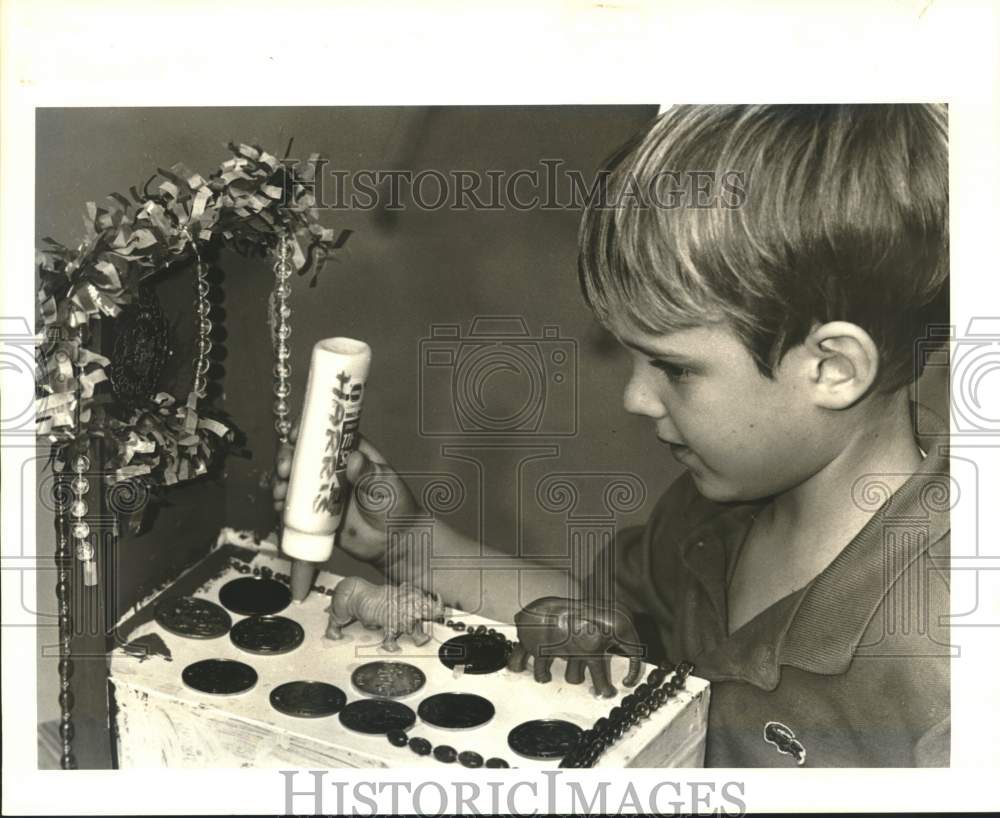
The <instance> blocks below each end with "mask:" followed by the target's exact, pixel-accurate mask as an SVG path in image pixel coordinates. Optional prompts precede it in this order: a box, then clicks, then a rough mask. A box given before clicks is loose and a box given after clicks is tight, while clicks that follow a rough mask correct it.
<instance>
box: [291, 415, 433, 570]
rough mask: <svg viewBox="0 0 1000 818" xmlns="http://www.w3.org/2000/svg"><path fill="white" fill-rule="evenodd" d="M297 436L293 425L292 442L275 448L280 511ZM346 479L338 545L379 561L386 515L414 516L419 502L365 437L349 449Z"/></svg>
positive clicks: (383, 552)
mask: <svg viewBox="0 0 1000 818" xmlns="http://www.w3.org/2000/svg"><path fill="white" fill-rule="evenodd" d="M297 435H298V427H297V426H296V427H295V428H293V429H292V431H291V434H290V435H289V438H290V441H291V442H290V443H287V444H284V445H282V446H280V447H279V449H278V455H277V458H276V463H275V479H274V483H273V485H272V493H273V496H274V508H275V510H276V511H279V512H280V511H283V510H284V508H285V496H286V494H287V493H288V478H289V475H290V474H291V472H292V455H293V454H294V451H295V449H294V444H295V441H296V439H297ZM347 481H348V483H349V484H350V485H351V487H352V488H351V499H350V501H349V502H348V504H347V511H346V514H345V519H344V520H343V522H342V525H341V527H340V533H339V534H338V537H337V544H338V546H339V547H341V548H343V549H344V551H346V552H347V553H348V554H350V555H351V556H352V557H354V558H355V559H359V560H361V561H362V562H369V563H378V562H380V561H381V559H382V558H383V557H384V555H385V547H386V537H385V517H386V514H387V513H388V512H390V511H391V512H393V513H394V514H402V515H406V516H410V515H415V514H417V513H419V511H420V506H419V503H417V501H416V498H415V497H414V496H413V493H412V492H411V491H410V489H409V486H407V485H406V483H405V482H404V481H403V480H402V478H400V476H399V475H398V474H396V472H395V470H394V469H393V468H392V466H390V465H389V464H388V463H387V462H386V460H385V458H384V457H382V455H381V454H380V453H379V451H378V449H376V448H375V447H374V446H372V444H371V443H369V442H368V440H367V439H365V438H364V437H362V438H361V440H360V442H359V445H358V450H357V451H354V452H351V455H350V457H348V459H347ZM358 483H361V485H360V486H359V485H358ZM389 495H394V496H395V500H394V502H390V503H386V502H385V500H386V499H387V497H388V496H389Z"/></svg>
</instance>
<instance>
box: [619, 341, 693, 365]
mask: <svg viewBox="0 0 1000 818" xmlns="http://www.w3.org/2000/svg"><path fill="white" fill-rule="evenodd" d="M618 340H619V341H621V342H622V344H624V345H625V346H627V347H628V348H629V349H634V350H635V351H636V352H641V353H642V354H643V355H648V356H649V357H651V358H678V359H680V360H684V361H692V360H694V359H693V358H692V357H691V356H690V355H685V354H684V353H683V352H674V351H673V350H656V349H650V348H649V347H644V346H642V345H641V344H636V343H634V342H633V341H627V340H625V339H624V338H619V339H618Z"/></svg>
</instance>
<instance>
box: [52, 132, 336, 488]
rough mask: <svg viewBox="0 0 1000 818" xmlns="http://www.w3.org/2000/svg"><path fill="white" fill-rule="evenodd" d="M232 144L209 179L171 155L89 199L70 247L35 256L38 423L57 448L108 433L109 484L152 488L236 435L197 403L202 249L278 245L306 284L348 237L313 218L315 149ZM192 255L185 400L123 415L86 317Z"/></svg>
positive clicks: (200, 392)
mask: <svg viewBox="0 0 1000 818" xmlns="http://www.w3.org/2000/svg"><path fill="white" fill-rule="evenodd" d="M228 147H229V150H230V151H231V152H232V153H233V156H232V157H231V158H230V159H228V160H226V161H225V162H223V163H222V165H221V167H220V168H219V170H218V171H217V172H216V173H214V174H212V175H211V176H210V177H209V178H207V179H206V178H205V177H203V176H202V175H201V174H199V173H195V172H192V171H190V170H189V169H188V168H186V167H185V166H184V165H183V164H176V165H174V166H172V167H171V168H170V169H168V170H165V169H163V168H160V169H158V170H157V172H156V174H154V175H153V176H152V177H151V178H150V179H149V180H148V181H147V182H146V183H145V185H143V186H142V187H141V189H140V188H138V187H135V186H134V187H132V188H131V189H130V191H129V192H130V194H131V199H129V198H128V197H126V196H123V195H121V194H118V193H114V194H111V195H110V196H109V197H108V200H107V202H106V203H102V204H103V206H101V207H99V206H98V205H97V203H95V202H88V203H87V205H86V214H85V217H84V227H85V230H86V235H85V237H84V238H83V240H82V241H81V242H80V243H79V244H78V245H77V246H76V247H75V249H71V248H69V247H66V246H64V245H62V244H60V243H59V242H57V241H55V240H53V239H51V238H45V239H44V240H43V245H42V247H41V248H40V249H39V250H38V252H37V254H36V256H37V264H38V270H39V276H40V280H41V284H42V286H41V289H40V290H39V294H38V304H39V308H40V313H41V321H42V325H43V331H42V332H41V333H40V335H39V337H38V339H37V356H36V357H37V365H38V379H37V383H38V384H39V386H38V392H37V395H36V403H35V409H36V416H37V430H36V431H37V434H38V436H39V437H40V438H42V439H45V440H48V442H50V443H51V444H53V445H54V446H56V447H60V446H62V445H65V444H67V443H69V442H71V441H81V442H84V441H85V440H86V439H88V438H89V437H101V438H104V439H105V440H106V442H107V443H108V444H110V445H109V447H108V451H109V452H110V456H109V458H110V462H111V464H112V469H111V470H110V474H108V475H107V477H106V478H105V480H106V481H107V482H108V483H111V484H113V483H116V482H120V481H125V480H131V479H140V478H141V479H142V481H143V482H144V483H146V484H147V485H152V486H155V485H172V484H174V483H179V482H183V481H185V480H189V479H193V478H195V477H198V476H199V475H201V474H204V473H205V472H206V471H207V470H208V467H209V465H210V464H211V462H212V460H213V458H214V456H215V455H216V454H217V453H219V452H221V451H223V450H224V449H225V448H226V446H227V445H228V444H229V443H230V442H231V441H232V440H233V439H234V435H233V432H232V430H231V428H230V425H229V423H228V422H227V421H226V420H224V419H223V418H222V417H221V416H215V417H212V416H208V415H207V414H206V412H205V411H204V409H201V410H200V407H199V405H198V401H199V398H203V397H205V393H206V392H207V386H208V382H207V376H208V370H209V368H210V366H211V362H210V361H209V359H208V352H209V350H210V348H211V347H210V345H211V341H210V339H209V337H208V336H209V333H210V332H211V321H210V320H209V317H208V314H207V311H206V312H202V310H203V309H206V304H207V298H206V299H205V300H203V297H202V295H201V290H203V289H205V288H206V287H207V284H208V282H207V279H206V276H207V269H206V267H205V264H204V263H203V261H202V256H203V255H204V253H205V250H206V249H207V248H209V247H218V246H221V245H225V246H229V247H231V248H233V249H235V250H236V251H237V252H240V253H241V254H244V255H267V254H269V253H272V252H274V251H275V248H276V247H278V246H279V245H280V244H282V243H284V244H285V245H286V246H287V248H288V249H287V251H282V252H284V253H285V254H286V255H290V265H291V267H292V269H293V270H294V271H296V272H297V273H298V274H299V275H304V274H305V273H306V272H309V271H311V272H312V273H313V278H312V280H311V282H310V286H313V285H315V283H316V276H317V275H318V274H319V272H320V271H321V270H322V268H323V266H324V264H325V263H326V261H327V259H328V258H329V257H331V256H332V255H333V252H334V251H335V250H337V249H340V248H341V247H342V246H343V245H344V243H345V242H346V240H347V238H348V236H349V235H350V232H351V231H349V230H342V231H339V232H338V231H335V230H333V229H330V228H325V227H322V226H321V225H320V223H319V211H318V208H317V206H316V200H315V196H314V190H315V180H316V174H317V172H318V168H319V167H321V162H320V159H319V155H318V154H312V155H311V156H309V158H308V159H307V160H305V161H295V160H288V159H282V160H279V159H278V158H277V157H275V156H274V155H273V154H270V153H268V152H267V151H265V150H264V149H262V148H261V147H259V146H256V145H247V144H234V143H230V144H229V146H228ZM191 259H193V260H194V261H195V264H196V267H197V269H198V281H197V287H198V291H199V300H198V302H197V304H198V307H197V308H198V310H199V314H198V332H199V341H198V359H197V361H196V362H195V378H194V385H193V388H192V390H191V393H190V394H189V395H188V397H187V400H186V401H185V402H183V403H181V402H179V401H177V400H176V399H175V398H174V397H173V396H171V395H168V394H166V393H160V394H158V395H156V396H155V397H154V398H153V399H152V400H151V401H150V402H149V405H147V406H144V407H138V408H136V409H135V410H134V411H133V412H132V413H131V414H130V415H129V416H128V417H125V418H116V417H114V415H113V413H111V412H105V411H104V409H105V405H106V404H113V397H112V396H109V395H108V394H107V393H106V392H102V391H101V390H99V388H98V387H99V386H100V384H101V383H103V382H104V381H106V380H108V376H107V373H106V371H105V368H106V367H108V366H109V364H110V361H109V360H108V358H106V357H104V356H103V355H100V354H99V353H97V352H95V351H93V350H91V349H88V345H89V344H90V343H91V341H92V329H93V322H94V321H97V320H100V319H102V318H114V317H116V316H117V315H119V314H120V313H121V310H122V308H123V307H124V306H126V305H128V304H131V303H133V302H134V301H135V300H136V299H137V297H138V287H139V284H140V283H142V282H143V281H145V280H146V279H149V278H151V277H152V276H155V275H157V274H159V273H161V272H162V271H163V270H165V269H166V268H168V267H169V266H170V265H172V264H178V263H182V262H183V261H185V260H191ZM206 296H207V293H206ZM210 309H211V305H210V304H207V310H210ZM203 350H204V354H202V351H203ZM199 410H200V411H199ZM286 420H287V418H286Z"/></svg>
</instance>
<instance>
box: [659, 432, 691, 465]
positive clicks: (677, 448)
mask: <svg viewBox="0 0 1000 818" xmlns="http://www.w3.org/2000/svg"><path fill="white" fill-rule="evenodd" d="M657 440H659V441H660V443H665V444H666V445H667V446H669V447H670V454H672V455H673V456H674V457H675V458H676V459H677V460H680V461H681V462H683V458H684V457H685V456H687V455H688V454H689V453H690V452H691V449H690V447H688V446H685V445H684V444H683V443H674V442H673V441H672V440H664V439H663V438H662V437H659V438H657Z"/></svg>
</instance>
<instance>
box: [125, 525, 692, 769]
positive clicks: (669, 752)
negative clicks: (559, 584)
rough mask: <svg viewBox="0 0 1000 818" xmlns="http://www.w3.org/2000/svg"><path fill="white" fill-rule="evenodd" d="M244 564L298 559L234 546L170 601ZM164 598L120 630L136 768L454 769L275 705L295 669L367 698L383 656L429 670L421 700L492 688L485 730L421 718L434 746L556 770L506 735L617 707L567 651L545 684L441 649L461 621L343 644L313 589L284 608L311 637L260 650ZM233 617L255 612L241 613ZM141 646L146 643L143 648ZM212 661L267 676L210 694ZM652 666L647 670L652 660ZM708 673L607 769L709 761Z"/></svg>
mask: <svg viewBox="0 0 1000 818" xmlns="http://www.w3.org/2000/svg"><path fill="white" fill-rule="evenodd" d="M238 565H243V566H244V568H243V571H244V572H245V571H246V567H245V565H249V566H250V567H257V568H263V567H267V568H270V569H271V570H272V571H274V572H287V570H288V561H287V560H285V559H282V558H280V557H279V556H277V554H276V553H275V552H274V551H273V550H271V549H270V548H269V547H267V544H266V543H265V545H264V546H263V547H260V548H257V549H252V550H251V549H248V548H242V547H236V546H231V545H227V546H222V547H221V548H219V549H217V550H216V551H214V552H213V553H212V554H210V555H209V557H207V558H206V559H205V560H204V561H203V563H200V564H199V565H197V566H195V567H194V568H193V569H192V570H191V571H189V572H188V573H187V574H185V575H184V576H182V577H181V578H180V579H178V581H177V582H175V583H174V584H173V585H172V586H170V587H168V588H166V589H164V591H162V592H161V593H160V594H159V595H158V598H166V597H168V596H176V595H182V594H191V595H194V596H197V597H201V598H204V599H208V600H212V601H214V602H218V601H219V589H220V588H221V587H222V586H224V585H225V584H226V583H227V582H228V581H230V580H232V579H235V578H238V577H241V576H244V573H241V572H239V571H238V570H237V567H236V566H238ZM338 581H339V577H336V576H333V575H331V574H324V573H321V574H320V575H319V576H318V578H317V581H316V584H317V586H323V587H325V588H332V587H334V586H335V585H336V583H337V582H338ZM156 602H157V598H154V599H152V600H149V601H148V602H147V603H146V604H145V605H144V606H142V607H141V608H140V609H139V610H138V611H137V612H135V614H134V615H133V616H131V617H130V618H129V619H127V620H126V621H125V622H124V623H123V624H122V626H121V627H120V629H119V630H120V633H119V636H120V638H121V639H122V640H123V641H124V642H126V644H123V645H121V646H119V647H118V648H117V649H116V650H115V651H114V652H113V653H112V656H111V674H110V681H111V692H112V696H113V707H112V714H113V715H112V717H113V719H114V725H113V726H114V729H115V740H116V744H117V756H118V764H119V766H120V767H123V768H150V767H282V766H283V767H287V766H292V767H333V768H336V767H386V768H391V767H405V766H429V767H434V766H437V767H441V766H443V765H442V763H441V762H439V761H437V760H435V759H434V757H433V756H426V757H421V756H417V755H416V754H414V753H413V752H411V751H410V750H409V749H408V748H407V747H402V748H400V747H395V746H393V745H392V744H390V743H389V742H388V741H387V740H386V737H385V736H384V735H364V734H361V733H357V732H354V731H351V730H348V729H347V728H345V727H344V726H343V725H342V724H341V723H340V720H339V718H338V716H337V715H331V716H326V717H323V718H297V717H294V716H287V715H283V714H282V713H279V712H278V711H277V710H275V709H274V708H273V707H272V706H271V704H270V701H269V694H270V692H271V690H273V689H274V688H275V687H277V686H278V685H281V684H283V683H285V682H289V681H295V680H312V681H324V682H329V683H330V684H334V685H336V686H337V687H339V688H341V689H342V690H343V691H344V692H345V693H346V694H347V699H348V701H349V702H351V701H354V700H357V699H361V698H364V697H365V696H364V694H363V693H361V692H360V691H358V690H356V689H355V688H354V687H353V686H352V684H351V673H352V672H353V670H354V669H355V668H357V667H358V666H360V665H362V664H364V663H366V662H370V661H376V660H399V661H405V662H408V663H411V664H413V665H415V666H417V667H419V668H420V669H421V670H422V671H423V672H424V674H425V675H426V677H427V682H426V684H425V685H424V687H423V688H421V689H420V690H418V691H416V692H415V693H413V694H411V695H410V696H407V697H403V698H400V699H399V701H400V702H402V703H403V704H406V705H407V706H409V707H410V708H411V709H413V710H414V711H416V710H417V707H418V704H419V703H420V702H421V701H422V700H423V699H425V698H427V697H428V696H431V695H433V694H436V693H444V692H455V693H475V694H477V695H479V696H484V697H486V698H487V699H489V700H490V701H491V702H492V703H493V704H494V705H495V708H496V712H495V715H494V717H493V718H492V719H491V720H490V721H488V722H487V723H486V724H483V725H481V726H479V727H475V728H469V729H460V730H448V729H443V728H439V727H435V726H432V725H428V724H424V723H423V722H422V721H421V720H420V719H419V718H418V720H417V722H416V724H414V725H413V727H412V728H411V729H410V730H409V731H408V733H409V734H410V735H413V736H416V735H419V736H422V737H424V738H426V739H428V740H429V741H430V742H431V743H432V744H433V745H438V744H448V745H450V746H452V747H455V748H456V749H457V750H458V751H465V750H470V751H474V752H476V753H479V754H480V755H481V756H483V757H484V758H489V757H499V758H503V759H504V760H506V761H507V762H508V763H509V764H510V766H511V767H520V768H541V769H545V768H555V767H558V765H559V760H558V759H552V760H544V761H543V760H534V759H529V758H524V757H521V756H519V755H517V754H516V753H515V752H514V751H513V750H511V749H510V747H509V746H508V744H507V734H508V733H509V732H510V731H511V729H513V728H514V727H516V726H517V725H518V724H521V723H522V722H525V721H528V720H531V719H564V720H566V721H570V722H572V723H574V724H577V725H579V726H580V727H582V728H584V729H586V728H589V727H590V726H592V725H593V723H594V722H595V721H596V720H597V719H598V718H600V717H601V716H605V715H607V713H608V711H609V710H610V708H611V707H612V706H613V705H614V704H615V703H616V702H617V701H618V699H598V698H596V697H595V696H594V695H593V693H592V692H591V688H590V684H589V679H588V681H587V682H585V683H584V684H580V685H569V684H566V683H565V682H564V681H563V670H564V668H565V663H564V662H563V660H561V659H557V660H556V661H555V663H554V665H553V668H552V675H553V678H552V681H551V682H549V683H547V684H539V683H536V682H535V681H534V679H533V678H532V675H531V673H530V672H525V673H520V674H519V673H512V672H511V671H509V670H506V669H503V670H500V671H498V672H495V673H488V674H477V675H472V674H461V673H457V672H456V671H452V670H449V669H448V668H447V667H445V666H444V665H443V664H442V663H441V661H440V660H439V658H438V649H439V648H440V646H441V644H442V643H443V642H445V641H446V640H448V639H449V638H451V637H453V636H454V635H455V633H454V631H452V630H451V629H449V628H447V627H445V626H443V625H438V624H433V625H432V624H430V623H428V624H427V626H426V627H427V632H428V633H430V634H431V636H432V639H431V641H430V642H428V643H427V644H426V645H424V646H423V647H422V648H417V647H416V646H415V645H414V644H413V642H412V641H410V639H409V638H408V637H405V636H404V637H401V638H400V640H399V644H400V647H401V648H402V650H401V651H400V652H399V653H388V652H386V651H385V650H383V649H382V648H381V646H380V644H381V639H382V634H381V632H379V631H372V630H366V629H365V628H363V627H362V626H361V625H360V624H359V623H355V624H353V625H350V626H349V627H347V628H345V629H344V631H343V633H344V636H345V638H344V639H342V640H340V641H331V640H328V639H324V637H323V634H324V632H325V630H326V624H327V613H326V607H327V605H328V604H329V596H327V595H326V594H323V593H319V592H317V591H313V592H312V593H311V594H310V595H309V596H308V598H307V599H306V600H305V601H304V602H303V603H301V604H293V605H290V606H289V607H288V608H287V609H285V610H284V611H282V612H281V616H285V617H288V618H291V619H294V620H295V621H297V622H298V623H299V624H300V625H301V626H302V628H303V629H304V630H305V641H304V642H303V643H302V645H301V646H299V647H298V648H296V649H295V650H293V651H292V652H290V653H286V654H283V655H277V656H259V655H252V654H247V653H245V652H243V651H241V650H240V649H239V648H237V647H236V646H235V645H234V644H233V643H232V642H231V640H230V638H229V636H228V635H227V636H221V637H218V638H214V639H190V638H185V637H182V636H177V635H174V634H173V633H170V632H168V631H166V630H164V629H163V628H162V627H161V626H160V625H159V624H158V623H157V622H156V621H155V620H154V618H153V614H152V610H153V607H154V606H155V604H156ZM449 616H450V617H452V618H455V619H459V618H460V619H461V620H462V621H463V622H466V623H467V624H470V625H479V624H487V625H489V626H491V627H495V628H497V630H499V631H501V632H502V633H504V634H505V635H506V636H507V637H508V638H510V639H514V638H516V632H515V630H514V627H513V626H512V625H498V624H496V623H492V622H489V621H488V620H484V619H482V618H480V617H476V616H472V615H466V614H463V613H462V612H457V611H456V612H452V611H449ZM232 619H233V622H234V623H236V622H238V621H240V620H241V619H242V617H240V616H239V615H237V614H232ZM142 654H145V655H144V656H143V655H142ZM208 658H223V659H237V660H239V661H242V662H245V663H247V664H249V665H251V666H252V667H253V668H254V669H255V670H256V671H257V674H258V680H257V683H256V685H255V686H254V687H253V688H251V689H250V690H248V691H246V692H245V693H240V694H237V695H231V696H216V695H211V694H206V693H200V692H197V691H195V690H193V689H191V688H189V687H187V686H186V685H185V684H184V683H183V682H182V681H181V673H182V671H183V670H184V668H185V667H187V666H188V665H190V664H191V663H193V662H197V661H199V660H202V659H208ZM651 669H652V668H651V667H647V668H645V670H644V676H645V673H646V672H648V671H649V670H651ZM626 670H627V660H626V659H624V658H622V657H615V658H614V659H613V660H612V674H611V681H612V683H613V684H614V685H615V686H616V688H617V689H618V691H619V698H620V697H621V696H622V695H624V694H625V693H627V692H628V689H627V688H624V687H623V686H622V684H621V680H622V678H623V677H624V676H625V673H626ZM708 702H709V689H708V683H707V682H705V681H704V680H702V679H699V678H697V677H695V676H691V677H689V678H688V680H687V684H686V688H685V689H684V690H682V691H681V692H680V693H679V694H678V696H677V697H676V698H675V699H671V700H670V701H669V702H668V703H667V704H666V705H665V706H664V707H662V708H661V709H660V710H658V711H656V712H655V713H653V714H652V715H651V717H650V718H649V719H646V720H645V721H643V722H640V723H639V724H638V725H636V726H635V727H633V728H631V729H630V730H629V731H628V732H627V733H625V734H624V735H623V736H622V738H621V740H620V741H618V742H616V743H615V744H614V745H613V746H612V747H610V748H609V749H608V750H607V751H606V752H605V753H604V754H603V755H602V756H601V758H600V760H599V761H598V763H597V765H596V766H598V767H605V768H616V767H698V766H701V765H702V764H703V759H704V747H705V730H706V726H707V716H708Z"/></svg>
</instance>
